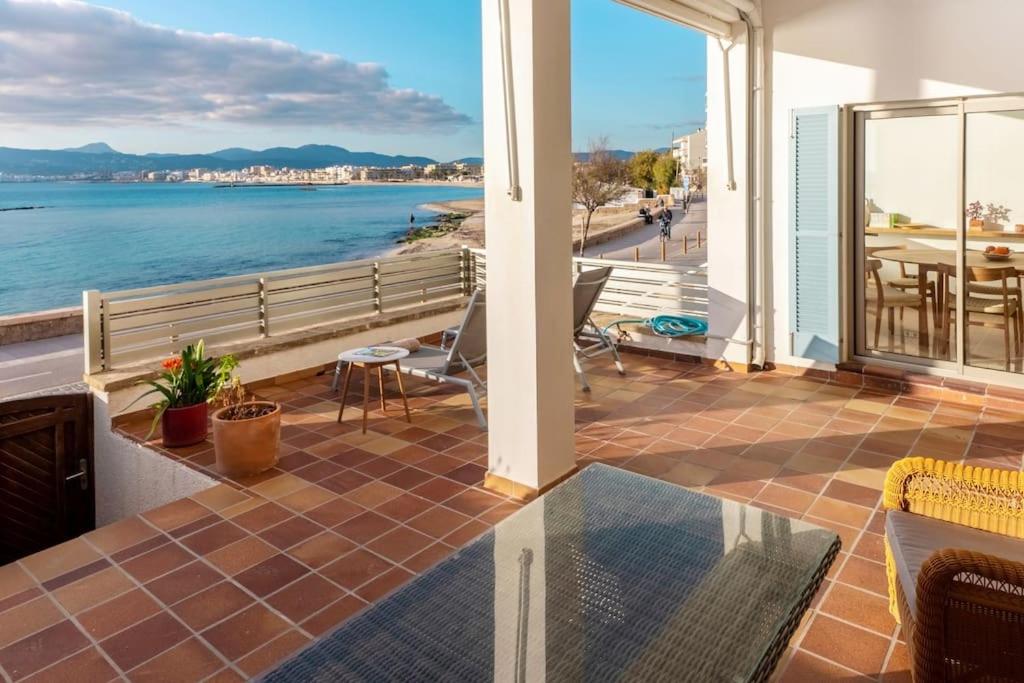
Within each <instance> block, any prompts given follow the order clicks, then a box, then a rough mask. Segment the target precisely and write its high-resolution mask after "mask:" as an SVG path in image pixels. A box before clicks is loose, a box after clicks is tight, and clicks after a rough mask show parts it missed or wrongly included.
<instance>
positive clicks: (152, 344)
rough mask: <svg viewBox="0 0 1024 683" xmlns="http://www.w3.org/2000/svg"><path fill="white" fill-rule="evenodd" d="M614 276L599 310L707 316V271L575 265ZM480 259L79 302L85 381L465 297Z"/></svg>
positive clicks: (266, 277) (470, 255)
mask: <svg viewBox="0 0 1024 683" xmlns="http://www.w3.org/2000/svg"><path fill="white" fill-rule="evenodd" d="M606 266H611V267H612V276H611V278H609V280H608V283H607V285H606V286H605V289H604V291H603V293H602V294H601V297H600V298H599V299H598V302H597V305H596V310H598V311H605V312H610V313H617V314H624V315H645V316H646V315H653V314H655V313H678V314H685V315H696V316H706V315H707V271H706V269H704V268H700V267H696V268H695V267H693V266H679V265H674V264H666V263H636V262H633V261H616V260H609V259H589V258H574V259H573V270H574V271H575V272H579V271H581V270H589V269H591V268H598V267H606ZM486 277H487V258H486V252H485V251H484V250H482V249H470V248H466V247H463V248H455V249H446V250H440V251H429V252H422V253H419V254H409V255H404V256H389V257H384V258H378V259H362V260H359V261H342V262H339V263H330V264H326V265H320V266H307V267H303V268H290V269H285V270H272V271H266V272H262V273H248V274H245V275H234V276H231V277H224V278H215V279H210V280H200V281H193V282H182V283H178V284H173V285H165V286H156V287H141V288H137V289H126V290H120V291H115V292H100V291H96V290H89V291H85V292H83V293H82V307H83V313H84V330H85V371H86V373H87V374H93V373H97V372H103V371H106V370H112V369H115V368H118V367H124V366H125V365H129V364H133V363H139V362H144V361H147V360H153V359H156V358H159V357H162V356H166V355H168V354H171V353H175V352H177V351H180V350H181V349H182V348H184V347H185V346H186V345H187V344H189V343H192V342H194V341H197V340H199V339H205V340H206V342H207V344H209V345H211V346H212V345H216V344H225V343H230V342H238V341H245V340H249V339H252V340H256V339H260V338H264V337H270V336H274V335H281V334H286V333H289V332H294V331H296V330H300V329H303V328H307V327H315V326H318V325H325V324H331V323H336V322H341V321H344V320H351V319H354V318H360V317H366V316H373V315H379V314H382V313H385V312H391V311H394V310H396V309H402V308H408V307H410V306H417V305H420V304H424V303H432V302H436V301H441V300H444V299H450V298H454V297H460V296H466V295H468V294H470V293H471V292H472V290H473V289H474V288H475V287H478V286H484V285H485V284H486Z"/></svg>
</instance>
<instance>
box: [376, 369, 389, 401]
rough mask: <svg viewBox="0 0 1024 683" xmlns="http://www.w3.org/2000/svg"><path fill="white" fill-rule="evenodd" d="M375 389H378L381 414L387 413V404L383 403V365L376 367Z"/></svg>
mask: <svg viewBox="0 0 1024 683" xmlns="http://www.w3.org/2000/svg"><path fill="white" fill-rule="evenodd" d="M377 388H378V389H380V410H381V412H382V413H386V412H388V404H387V403H386V402H385V401H384V365H383V363H382V364H380V365H378V366H377Z"/></svg>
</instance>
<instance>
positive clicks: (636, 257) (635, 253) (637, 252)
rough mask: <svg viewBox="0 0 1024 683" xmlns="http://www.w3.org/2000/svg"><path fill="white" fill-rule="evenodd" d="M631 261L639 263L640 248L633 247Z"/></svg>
mask: <svg viewBox="0 0 1024 683" xmlns="http://www.w3.org/2000/svg"><path fill="white" fill-rule="evenodd" d="M633 260H634V261H636V262H639V261H640V247H633Z"/></svg>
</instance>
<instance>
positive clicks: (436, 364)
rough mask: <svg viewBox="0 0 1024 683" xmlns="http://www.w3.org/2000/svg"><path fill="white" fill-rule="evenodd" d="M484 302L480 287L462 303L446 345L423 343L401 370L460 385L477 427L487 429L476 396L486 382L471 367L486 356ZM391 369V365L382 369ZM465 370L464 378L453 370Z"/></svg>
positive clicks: (441, 382) (478, 363)
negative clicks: (462, 312)
mask: <svg viewBox="0 0 1024 683" xmlns="http://www.w3.org/2000/svg"><path fill="white" fill-rule="evenodd" d="M486 318H487V316H486V303H485V297H484V293H483V291H482V290H479V289H478V290H476V291H475V292H473V295H472V296H471V297H470V299H469V303H468V304H467V305H466V313H465V315H463V317H462V324H461V325H459V327H458V330H457V332H456V334H454V335H453V337H454V338H453V340H452V341H451V344H450V346H449V347H448V348H441V347H439V346H429V345H426V344H424V345H423V346H421V347H420V349H419V351H415V352H413V353H410V354H409V355H408V356H406V357H405V358H403V359H402V361H401V364H400V365H401V370H402V373H404V374H406V375H411V376H413V377H419V378H421V379H427V380H430V381H432V382H437V383H439V384H454V385H456V386H460V387H463V388H464V389H465V390H466V392H467V393H468V394H469V398H470V400H471V401H472V402H473V410H474V412H476V418H477V421H478V422H479V423H480V426H481V427H483V428H484V429H487V418H486V417H484V411H483V409H482V408H481V407H480V396H481V394H483V393H485V392H486V391H487V383H486V382H484V381H483V380H482V379H481V378H480V375H478V374H477V372H476V370H474V367H476V366H478V365H480V364H481V363H483V362H484V361H485V360H486V359H487V320H486ZM384 369H385V370H387V371H389V372H394V371H395V368H394V367H393V366H387V367H385V368H384ZM462 370H465V371H466V374H467V375H468V377H458V376H456V375H455V374H454V373H456V372H460V371H462Z"/></svg>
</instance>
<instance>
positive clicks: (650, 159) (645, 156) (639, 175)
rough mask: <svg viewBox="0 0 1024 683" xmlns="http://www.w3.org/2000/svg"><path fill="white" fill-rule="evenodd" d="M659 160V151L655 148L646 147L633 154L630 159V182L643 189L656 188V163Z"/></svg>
mask: <svg viewBox="0 0 1024 683" xmlns="http://www.w3.org/2000/svg"><path fill="white" fill-rule="evenodd" d="M657 161H658V153H657V152H655V151H654V150H653V149H645V150H642V151H640V152H637V153H636V154H634V155H633V158H632V159H630V160H629V163H628V168H629V182H631V183H633V185H634V187H639V188H640V189H641V190H653V189H654V164H655V163H656V162H657Z"/></svg>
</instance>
